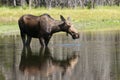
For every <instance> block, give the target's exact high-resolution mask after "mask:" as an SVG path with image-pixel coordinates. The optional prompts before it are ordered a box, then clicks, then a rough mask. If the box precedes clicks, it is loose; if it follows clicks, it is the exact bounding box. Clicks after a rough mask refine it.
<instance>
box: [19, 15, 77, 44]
mask: <svg viewBox="0 0 120 80" xmlns="http://www.w3.org/2000/svg"><path fill="white" fill-rule="evenodd" d="M60 18H61V20H55V19H53V18H52V17H51V16H50V15H48V14H42V15H40V16H34V15H31V14H26V15H23V16H21V17H20V18H19V20H18V24H19V29H20V34H21V38H22V42H23V45H24V46H30V42H31V39H32V38H38V39H39V41H40V44H41V46H47V45H48V43H49V41H50V38H51V37H52V35H53V34H54V33H56V32H60V31H63V32H66V33H68V34H70V35H71V36H72V38H73V39H78V38H79V33H78V31H77V30H76V29H75V28H74V27H73V25H72V24H71V22H70V18H68V19H65V18H64V17H63V16H62V15H60Z"/></svg>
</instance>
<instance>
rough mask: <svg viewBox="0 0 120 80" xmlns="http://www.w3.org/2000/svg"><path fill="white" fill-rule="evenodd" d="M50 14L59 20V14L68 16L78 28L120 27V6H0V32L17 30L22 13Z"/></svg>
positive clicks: (102, 28) (104, 28)
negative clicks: (60, 7)
mask: <svg viewBox="0 0 120 80" xmlns="http://www.w3.org/2000/svg"><path fill="white" fill-rule="evenodd" d="M43 13H48V14H50V15H51V16H52V17H53V18H55V19H58V20H59V15H63V16H64V17H68V16H70V17H71V18H72V21H73V22H74V24H75V26H76V28H77V29H79V30H100V29H101V30H106V29H120V7H116V6H113V7H97V8H95V9H90V10H88V9H80V8H76V9H59V8H53V9H45V8H37V9H29V8H21V7H18V8H11V7H10V8H9V7H0V33H1V32H2V33H3V32H4V31H11V30H18V26H17V20H18V19H19V17H20V16H22V15H24V14H33V15H41V14H43Z"/></svg>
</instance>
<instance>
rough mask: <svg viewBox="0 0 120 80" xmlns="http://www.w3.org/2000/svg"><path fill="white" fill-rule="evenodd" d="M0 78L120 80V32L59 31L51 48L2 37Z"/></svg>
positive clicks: (53, 38) (51, 41)
mask: <svg viewBox="0 0 120 80" xmlns="http://www.w3.org/2000/svg"><path fill="white" fill-rule="evenodd" d="M0 80H120V31H109V32H108V31H107V32H103V31H102V32H80V39H78V40H72V38H71V36H69V37H68V36H66V35H65V34H56V35H54V36H53V37H52V39H51V40H50V43H49V46H48V48H41V47H40V44H39V40H37V39H32V43H31V47H24V48H23V46H22V41H21V38H20V36H19V35H16V36H10V35H9V36H0Z"/></svg>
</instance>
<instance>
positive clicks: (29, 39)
mask: <svg viewBox="0 0 120 80" xmlns="http://www.w3.org/2000/svg"><path fill="white" fill-rule="evenodd" d="M31 39H32V37H30V36H28V35H27V42H26V46H30V42H31Z"/></svg>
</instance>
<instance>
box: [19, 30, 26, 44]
mask: <svg viewBox="0 0 120 80" xmlns="http://www.w3.org/2000/svg"><path fill="white" fill-rule="evenodd" d="M20 33H21V38H22V42H23V45H24V46H25V40H26V38H25V36H26V35H25V33H23V32H22V31H21V32H20Z"/></svg>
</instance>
